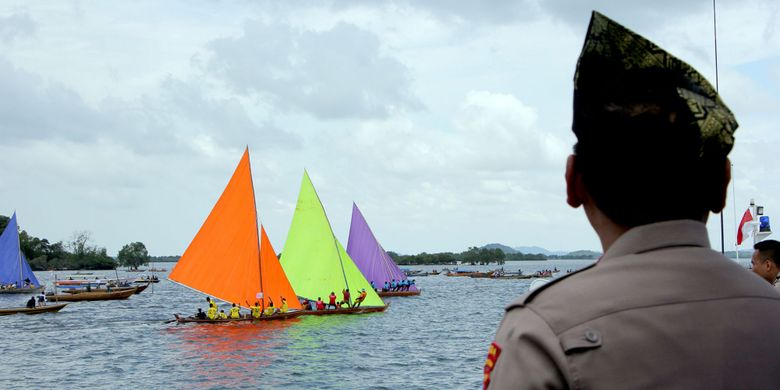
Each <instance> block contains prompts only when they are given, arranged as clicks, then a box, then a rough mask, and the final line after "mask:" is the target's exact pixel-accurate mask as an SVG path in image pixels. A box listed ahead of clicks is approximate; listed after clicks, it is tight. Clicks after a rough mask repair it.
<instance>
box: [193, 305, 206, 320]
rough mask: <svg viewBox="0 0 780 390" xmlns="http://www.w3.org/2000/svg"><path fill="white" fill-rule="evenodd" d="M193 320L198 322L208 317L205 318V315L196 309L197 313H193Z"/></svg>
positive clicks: (199, 309) (201, 310)
mask: <svg viewBox="0 0 780 390" xmlns="http://www.w3.org/2000/svg"><path fill="white" fill-rule="evenodd" d="M195 318H196V319H198V320H205V319H206V318H208V317H206V313H204V312H203V309H201V308H198V312H197V313H195Z"/></svg>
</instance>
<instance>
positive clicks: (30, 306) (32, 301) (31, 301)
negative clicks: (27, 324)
mask: <svg viewBox="0 0 780 390" xmlns="http://www.w3.org/2000/svg"><path fill="white" fill-rule="evenodd" d="M27 308H28V309H35V297H30V299H29V300H28V301H27Z"/></svg>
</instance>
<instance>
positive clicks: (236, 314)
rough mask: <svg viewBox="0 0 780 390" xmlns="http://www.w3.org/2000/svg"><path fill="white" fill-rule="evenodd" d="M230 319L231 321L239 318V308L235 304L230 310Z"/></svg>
mask: <svg viewBox="0 0 780 390" xmlns="http://www.w3.org/2000/svg"><path fill="white" fill-rule="evenodd" d="M230 318H232V319H238V318H241V308H240V307H239V306H237V305H236V304H235V303H234V304H233V307H231V308H230Z"/></svg>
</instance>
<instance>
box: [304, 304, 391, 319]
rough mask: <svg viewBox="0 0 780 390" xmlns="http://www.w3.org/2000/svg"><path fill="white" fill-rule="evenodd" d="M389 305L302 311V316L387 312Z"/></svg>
mask: <svg viewBox="0 0 780 390" xmlns="http://www.w3.org/2000/svg"><path fill="white" fill-rule="evenodd" d="M389 306H390V303H387V304H386V305H384V306H365V307H362V306H361V307H350V308H349V309H335V310H332V309H331V310H328V309H325V310H303V311H302V312H303V315H307V316H325V315H337V314H365V313H377V312H383V311H385V310H387V308H388V307H389Z"/></svg>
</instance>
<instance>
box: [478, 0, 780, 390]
mask: <svg viewBox="0 0 780 390" xmlns="http://www.w3.org/2000/svg"><path fill="white" fill-rule="evenodd" d="M736 128H737V122H736V120H735V119H734V116H733V114H732V113H731V111H730V110H729V109H728V108H727V107H726V105H725V104H724V103H723V102H722V101H721V99H720V97H719V96H718V94H717V92H716V90H715V88H713V87H712V85H710V83H709V82H707V81H706V80H705V79H704V77H703V76H702V75H701V74H699V73H698V72H697V71H696V70H695V69H693V68H692V67H690V66H689V65H688V64H686V63H684V62H682V61H681V60H679V59H677V58H675V57H673V56H672V55H670V54H669V53H666V52H665V51H664V50H663V49H661V48H660V47H658V46H656V45H655V44H653V43H652V42H650V41H648V40H646V39H644V38H643V37H641V36H639V35H637V34H635V33H633V32H632V31H630V30H628V29H626V28H625V27H623V26H621V25H619V24H617V23H616V22H614V21H612V20H610V19H608V18H606V17H605V16H603V15H601V14H599V13H597V12H594V13H593V16H592V18H591V21H590V26H589V28H588V34H587V37H586V39H585V43H584V45H583V48H582V53H581V55H580V58H579V61H578V63H577V69H576V71H575V74H574V113H573V124H572V129H573V131H574V134H575V136H576V137H577V144H576V145H575V146H574V154H573V155H571V156H569V157H568V161H567V165H566V175H565V180H566V195H567V203H568V204H569V205H570V206H572V207H575V208H577V207H580V206H583V208H584V211H585V216H586V217H587V218H588V221H589V222H590V224H591V226H592V227H593V230H594V231H595V232H596V234H597V236H598V237H599V239H600V241H601V246H602V249H603V251H604V255H603V256H602V257H601V258H600V259H599V260H598V261H597V262H596V263H595V264H592V265H591V266H589V267H586V268H583V269H581V270H579V271H577V272H573V273H570V274H568V275H565V276H562V277H560V278H558V279H556V280H553V281H550V282H549V283H547V284H545V285H543V286H541V287H539V288H537V289H536V290H534V291H532V292H530V293H527V294H525V295H523V296H521V297H520V298H518V299H517V300H516V301H514V302H512V303H511V304H510V305H509V306H507V308H506V313H505V315H504V318H503V320H502V322H501V325H500V326H499V328H498V331H497V333H496V336H495V341H494V342H493V343H492V344H491V345H490V348H489V351H488V358H487V361H486V363H485V368H484V385H485V387H486V388H490V389H508V388H512V389H515V388H523V389H528V388H548V389H563V388H592V389H620V388H627V387H630V388H637V389H647V388H655V389H671V388H674V389H692V388H696V389H734V388H743V389H769V388H777V373H778V372H780V359H777V358H776V357H777V351H780V333H779V332H775V331H769V332H767V329H780V294H777V292H776V291H775V290H774V289H773V288H772V287H771V286H769V285H768V284H767V283H765V282H763V281H762V280H760V279H759V278H756V277H755V275H752V274H751V273H750V272H746V270H745V269H743V268H742V267H741V266H739V265H738V264H737V263H735V262H734V261H732V260H730V259H727V258H726V257H724V256H722V255H721V254H720V253H718V252H715V251H713V250H712V249H710V242H709V237H708V233H707V226H706V222H707V219H708V216H709V213H710V212H715V213H718V212H721V211H722V210H723V207H724V206H725V201H726V191H727V189H728V183H729V180H730V175H731V173H730V162H729V159H728V158H727V156H728V153H729V152H730V151H731V149H732V146H733V143H734V130H735V129H736ZM726 317H728V318H738V319H739V326H734V323H733V322H732V321H724V318H726ZM659 340H674V341H673V342H659ZM737 356H739V358H735V357H737Z"/></svg>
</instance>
